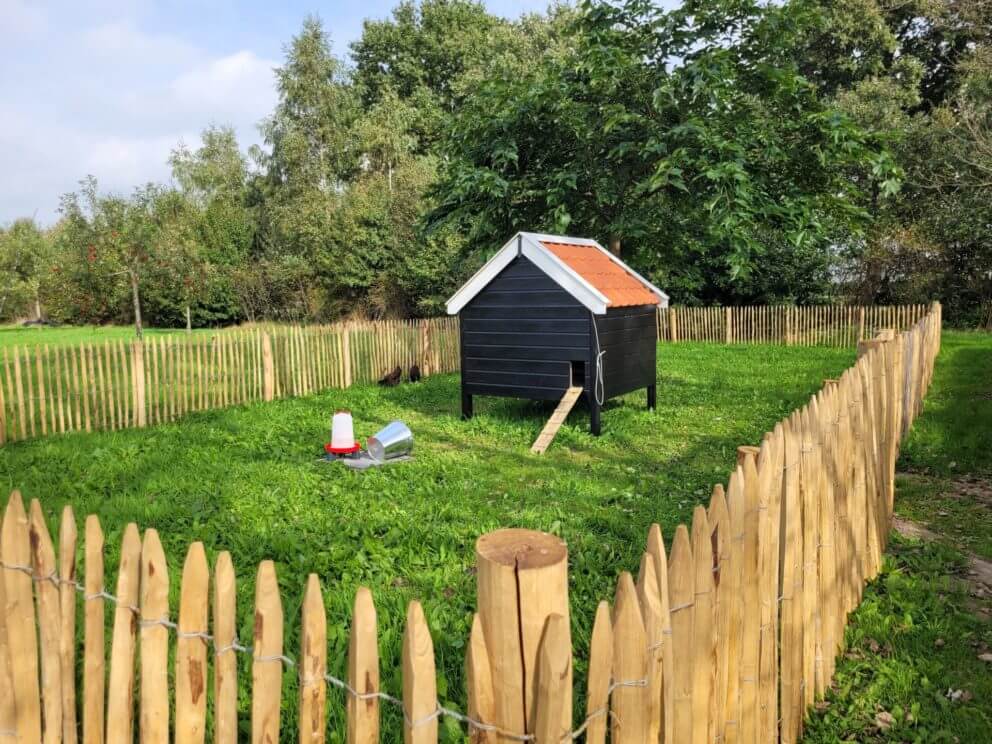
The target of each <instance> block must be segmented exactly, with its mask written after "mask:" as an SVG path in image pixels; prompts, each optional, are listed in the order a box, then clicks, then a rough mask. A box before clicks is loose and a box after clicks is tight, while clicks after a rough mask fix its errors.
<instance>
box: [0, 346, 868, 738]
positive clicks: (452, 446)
mask: <svg viewBox="0 0 992 744" xmlns="http://www.w3.org/2000/svg"><path fill="white" fill-rule="evenodd" d="M659 357H660V362H659V368H660V377H659V389H658V404H659V406H658V410H657V411H656V412H648V411H647V410H645V407H644V403H645V396H644V393H643V392H641V393H639V394H635V395H630V396H627V397H626V398H623V399H621V400H616V401H612V402H610V403H609V404H608V405H607V407H606V409H605V410H604V413H603V432H604V433H603V436H601V437H599V438H595V437H592V436H591V435H590V434H589V433H588V417H587V414H586V412H585V411H583V410H582V409H577V410H576V411H575V412H573V414H572V416H571V417H570V419H569V422H568V424H567V425H566V426H564V427H563V428H562V430H561V431H560V432H559V434H558V437H557V439H556V440H555V442H554V444H553V445H552V446H551V448H550V450H549V451H548V452H547V454H545V455H544V456H533V455H531V454H529V452H528V450H529V447H530V444H531V442H532V441H533V439H534V438H535V437H536V436H537V433H538V432H539V431H540V429H541V427H542V425H543V424H544V422H545V420H546V418H547V416H548V415H549V413H550V408H549V407H548V406H544V405H540V404H533V403H528V402H524V401H516V400H507V399H493V398H480V399H478V400H477V402H476V411H477V415H476V417H475V418H474V419H473V420H472V421H470V422H462V421H460V420H459V415H458V414H459V407H460V398H459V385H458V377H457V376H456V375H447V376H438V377H433V378H430V379H428V380H426V381H424V382H422V383H420V384H418V385H404V386H402V387H399V388H395V389H389V390H384V389H380V388H377V387H374V386H356V387H353V388H351V389H349V390H347V391H329V392H326V393H323V394H320V395H317V396H313V397H309V398H303V399H293V400H285V401H279V402H274V403H270V404H267V405H265V404H261V405H254V406H249V407H245V408H239V409H229V410H225V411H216V412H210V413H204V414H197V415H195V416H191V417H189V418H188V419H186V420H184V421H182V422H180V423H177V424H173V425H168V426H161V427H157V428H151V429H146V430H130V431H121V432H114V433H99V434H88V435H87V434H75V435H70V436H64V437H55V438H49V439H44V440H36V441H28V442H22V443H18V444H14V445H11V446H7V447H4V448H2V449H0V482H2V483H3V484H4V485H6V486H8V487H9V488H14V487H18V488H20V489H21V490H22V492H23V493H24V495H25V497H26V498H30V497H37V498H40V499H41V500H42V501H43V503H44V505H45V507H46V509H47V512H48V514H49V515H52V516H53V517H54V515H55V514H57V513H58V511H59V510H60V509H61V507H62V506H63V504H65V503H67V502H68V503H71V504H72V505H73V506H74V508H75V509H76V514H77V517H78V518H79V519H80V521H81V518H82V516H83V515H84V514H86V513H90V512H93V513H96V514H98V515H100V518H101V520H102V522H103V526H104V530H105V531H106V533H107V544H108V556H109V560H108V572H109V574H108V582H109V581H111V580H112V579H113V569H112V566H113V565H114V561H115V560H116V554H117V551H118V547H117V546H118V543H119V541H120V537H121V532H122V529H123V527H124V525H125V524H126V523H127V522H129V521H132V520H133V521H136V522H137V523H138V525H139V526H141V527H143V528H144V527H155V528H157V529H158V531H159V533H160V534H161V536H162V538H163V543H164V544H165V549H166V553H167V555H168V559H169V565H170V569H171V575H172V585H173V592H172V606H173V608H174V607H175V606H176V602H177V600H178V594H177V591H176V590H177V588H178V578H179V574H180V571H181V566H182V561H183V557H184V553H185V549H186V546H187V545H188V544H189V543H190V542H191V541H194V540H202V541H203V542H204V543H205V544H206V546H207V550H208V554H209V555H210V556H211V558H212V557H213V556H214V555H216V553H217V551H219V550H223V549H226V550H230V551H231V553H232V555H233V557H234V562H235V566H236V568H237V570H238V578H239V586H238V601H239V635H240V637H241V638H250V637H251V624H252V613H251V603H252V592H253V574H254V571H255V567H256V564H257V562H258V561H260V560H261V559H263V558H272V559H274V560H275V561H276V562H277V570H278V573H279V580H280V585H281V587H282V590H283V591H282V595H283V601H284V608H285V613H286V617H287V626H288V627H287V635H286V648H287V652H288V653H291V654H292V655H294V656H296V655H297V653H298V652H297V628H298V613H299V610H300V602H301V594H302V590H303V588H304V581H305V578H306V574H307V573H308V572H311V571H313V572H316V573H317V574H318V575H319V576H320V579H321V582H322V584H323V588H324V595H325V600H326V603H327V609H328V643H329V664H330V671H331V672H332V673H334V674H337V675H343V674H344V673H345V660H346V656H347V633H348V624H349V618H350V614H351V603H352V598H353V596H354V592H355V589H356V587H358V586H359V585H362V584H365V585H368V586H370V587H371V588H372V590H373V592H374V595H375V598H376V603H377V607H378V610H379V621H380V650H381V654H382V669H383V685H384V687H385V689H386V690H388V691H390V692H393V693H398V692H399V691H400V689H401V685H400V671H399V670H400V665H399V661H398V660H399V649H400V640H401V634H402V619H403V617H404V610H405V605H406V603H407V602H408V601H409V600H410V599H412V598H419V599H421V600H422V602H423V604H424V609H425V612H426V614H427V618H428V622H429V624H430V627H431V629H432V633H433V635H434V639H435V648H436V652H437V661H438V669H439V677H440V687H439V696H440V698H441V700H442V701H443V702H445V703H446V704H449V705H453V706H455V707H457V708H463V707H464V703H465V700H464V697H463V695H464V692H463V689H464V688H463V685H462V672H461V669H462V664H463V655H464V645H465V642H466V640H467V638H468V634H469V623H470V620H471V613H472V611H473V609H474V598H475V577H474V575H473V572H472V567H473V563H474V559H473V545H474V542H475V539H476V538H477V537H478V536H479V535H481V534H482V533H484V532H487V531H489V530H492V529H496V528H499V527H507V526H520V527H530V528H535V529H541V530H547V531H550V532H554V533H557V534H559V535H561V536H562V537H563V538H564V539H565V540H566V541H567V542H568V545H569V550H570V566H571V574H570V592H571V606H572V608H573V637H574V638H575V646H576V658H577V660H579V666H578V674H577V675H576V681H577V683H578V684H582V685H584V681H583V680H584V664H583V663H582V660H584V659H585V658H586V645H587V643H588V634H589V631H590V626H591V622H592V619H593V613H594V611H595V608H596V602H597V601H598V600H600V599H603V598H611V597H612V594H613V588H614V586H615V579H616V576H617V574H618V572H619V571H621V570H625V569H626V570H636V568H637V565H638V562H639V558H640V554H641V551H642V550H643V546H644V541H645V537H646V534H647V529H648V526H649V525H650V524H651V522H654V521H657V522H659V523H661V524H662V526H663V529H664V532H665V535H666V538H670V536H671V534H672V532H673V530H674V527H675V525H676V524H677V523H678V522H680V521H681V522H688V521H689V520H690V518H691V512H692V508H693V506H695V505H696V504H697V503H699V502H701V501H704V500H708V498H709V495H710V492H711V489H712V486H713V484H714V483H716V482H726V478H727V475H728V473H729V471H730V469H731V468H732V467H733V465H734V462H735V454H736V453H735V450H736V447H737V446H738V445H741V444H755V443H758V442H759V441H760V438H761V435H762V434H763V433H764V432H765V431H766V430H767V429H769V428H770V427H772V426H773V425H774V424H775V422H777V421H778V420H780V419H781V418H782V417H783V416H785V415H786V414H788V413H789V412H790V411H792V410H793V409H794V408H796V407H797V406H798V405H800V404H801V403H803V402H804V401H805V400H806V399H807V397H808V396H809V395H810V394H811V393H812V392H814V391H815V390H816V389H818V388H819V387H820V384H821V380H822V379H823V378H827V377H836V376H837V375H838V374H839V373H840V372H841V371H842V370H843V369H844V368H846V367H847V366H848V365H850V363H851V362H852V361H853V358H854V353H853V351H852V350H840V349H826V348H786V347H778V346H720V345H704V344H679V345H674V346H670V345H663V346H660V347H659ZM339 407H347V408H350V409H351V410H352V411H353V412H354V414H355V424H356V431H357V432H358V433H360V434H361V435H362V436H363V437H364V436H367V435H369V434H372V433H373V432H374V431H375V430H377V429H378V428H379V427H380V426H382V425H383V424H385V423H386V422H388V421H389V420H390V419H393V418H400V419H403V420H404V421H406V422H407V423H408V424H409V425H410V427H411V428H412V430H413V432H414V435H415V437H416V447H415V452H416V459H415V460H414V461H412V462H408V463H404V464H399V465H393V466H389V467H386V468H382V469H380V470H373V471H368V472H364V473H356V472H352V471H350V470H347V469H346V468H344V467H343V466H341V465H339V464H333V463H327V462H318V460H317V455H318V453H319V452H320V447H321V445H322V444H323V443H324V442H325V441H327V439H328V437H329V434H328V427H329V422H330V417H331V413H332V412H333V411H334V410H335V409H336V408H339ZM51 524H52V525H54V524H55V523H54V521H53V522H51ZM108 585H109V584H108ZM243 671H244V673H245V676H248V670H247V666H244V667H243ZM285 679H286V695H287V696H294V695H295V684H296V683H295V680H294V672H293V671H289V670H287V672H286V676H285ZM578 692H581V691H580V690H579V691H578ZM329 698H330V703H329V708H330V711H331V717H332V721H331V724H330V725H331V729H332V731H333V732H334V736H332V740H334V741H337V740H340V738H341V731H342V716H343V711H344V706H343V696H342V694H341V693H340V691H336V690H334V691H331V692H330V694H329ZM242 703H243V705H244V712H245V713H247V710H248V698H247V697H244V698H243V700H242ZM295 709H296V702H295V699H293V700H292V701H291V702H290V703H287V705H286V706H285V711H286V719H285V720H284V730H285V731H290V732H292V731H294V730H295V728H294V727H295V719H294V718H293V716H294V715H295ZM389 715H394V714H393V712H392V711H389ZM396 725H397V719H396V718H395V717H393V718H391V719H390V720H389V721H387V726H389V727H393V728H392V730H393V731H395V730H396V729H395V726H396ZM448 735H449V736H450V737H454V738H457V737H458V733H457V730H455V729H452V730H449V731H448ZM334 737H337V738H334Z"/></svg>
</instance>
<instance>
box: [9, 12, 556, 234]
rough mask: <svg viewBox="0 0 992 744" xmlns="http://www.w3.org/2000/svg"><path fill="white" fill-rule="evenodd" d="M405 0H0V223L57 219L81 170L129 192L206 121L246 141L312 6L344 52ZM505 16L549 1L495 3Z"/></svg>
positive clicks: (164, 169) (159, 177) (157, 171)
mask: <svg viewBox="0 0 992 744" xmlns="http://www.w3.org/2000/svg"><path fill="white" fill-rule="evenodd" d="M397 2H398V0H364V1H361V2H360V1H358V0H331V1H330V2H324V3H307V2H298V1H297V0H289V1H288V2H279V1H276V2H273V1H272V0H269V1H268V2H262V1H261V0H248V1H246V2H235V0H199V1H198V2H197V1H195V0H116V1H115V2H112V1H111V0H77V1H76V2H60V1H55V0H0V91H3V95H2V96H0V224H5V223H8V222H10V221H11V220H13V219H15V218H16V217H21V216H28V217H30V216H35V217H36V218H37V219H38V220H39V221H40V222H42V223H43V224H50V223H51V222H53V221H54V220H55V219H57V217H58V211H57V210H58V199H59V195H60V194H63V193H65V192H67V191H72V190H74V189H75V188H76V187H77V184H78V182H79V180H80V179H81V178H82V177H83V176H85V175H86V174H92V175H94V176H96V177H97V180H98V181H99V183H100V185H101V188H104V189H106V190H109V191H116V192H127V191H130V189H131V188H132V187H133V186H135V185H137V184H139V183H144V182H147V181H167V180H168V178H169V169H168V165H167V163H166V160H167V158H168V156H169V152H170V150H171V149H172V148H173V147H174V146H175V145H176V143H177V142H179V141H180V140H183V141H185V142H187V143H188V144H190V145H195V144H196V143H197V142H198V141H199V138H198V134H199V132H200V131H201V130H202V129H203V128H204V127H205V126H207V125H209V124H211V123H217V124H231V125H233V126H234V127H235V128H236V130H237V132H238V136H239V139H240V140H241V143H242V145H244V146H247V145H249V144H252V143H254V142H257V141H258V134H257V131H256V129H255V125H256V124H257V123H258V121H259V119H261V118H262V117H263V116H265V115H266V114H268V113H269V112H270V111H271V110H272V107H273V105H274V103H275V92H274V89H273V77H272V68H273V67H274V66H276V65H277V64H279V61H280V59H281V56H282V50H283V47H284V45H285V44H286V42H287V41H289V39H290V37H291V36H292V35H293V34H294V33H296V32H297V31H298V30H299V27H300V24H301V23H302V21H303V18H304V17H305V16H306V15H307V14H309V13H316V14H317V15H319V16H320V17H321V18H322V19H323V21H324V23H325V26H326V28H327V29H328V31H329V32H330V34H331V38H332V41H333V44H334V51H335V53H336V54H339V55H344V54H346V53H347V49H348V44H349V43H350V42H352V41H354V40H355V39H356V38H357V37H358V36H359V35H360V34H361V29H362V21H363V20H364V19H365V18H370V17H371V18H383V17H387V16H388V15H389V13H390V11H391V9H392V7H393V6H394V5H396V3H397ZM486 4H487V6H488V7H489V9H490V10H491V11H492V12H494V13H498V14H500V15H503V16H507V17H515V16H517V15H519V14H520V13H522V12H528V11H543V10H544V9H545V7H546V6H547V4H548V0H516V1H514V0H487V2H486Z"/></svg>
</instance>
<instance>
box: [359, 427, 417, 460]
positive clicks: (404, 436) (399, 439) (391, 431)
mask: <svg viewBox="0 0 992 744" xmlns="http://www.w3.org/2000/svg"><path fill="white" fill-rule="evenodd" d="M366 449H368V453H369V457H371V458H372V459H373V460H376V461H377V462H385V461H386V460H392V459H393V458H396V457H402V456H403V455H409V454H410V452H412V451H413V432H412V431H410V428H409V427H408V426H407V425H406V424H404V423H403V422H402V421H390V422H389V423H388V424H387V425H386V426H385V427H384V428H383V429H382V430H381V431H378V432H376V434H375V436H371V437H369V441H368V442H367V447H366Z"/></svg>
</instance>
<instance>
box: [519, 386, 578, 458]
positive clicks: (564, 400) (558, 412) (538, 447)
mask: <svg viewBox="0 0 992 744" xmlns="http://www.w3.org/2000/svg"><path fill="white" fill-rule="evenodd" d="M581 394H582V388H581V387H579V386H572V387H570V388H569V389H568V390H566V391H565V394H564V395H563V396H561V401H560V402H559V403H558V407H557V408H555V412H554V413H552V414H551V418H549V419H548V423H546V424H545V425H544V428H543V429H541V433H540V434H538V435H537V439H535V440H534V444H533V445H531V448H530V451H531V452H533V453H534V454H537V455H543V454H544V451H545V450H546V449H547V448H548V447H549V446H551V441H552V440H553V439H554V438H555V434H557V433H558V430H559V429H560V428H561V425H562V424H564V423H565V419H567V418H568V413H569V411H571V410H572V409H573V408H574V407H575V402H576V401H577V400H578V399H579V396H580V395H581Z"/></svg>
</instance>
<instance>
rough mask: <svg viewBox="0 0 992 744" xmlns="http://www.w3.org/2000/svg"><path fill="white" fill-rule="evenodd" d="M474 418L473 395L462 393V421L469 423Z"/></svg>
mask: <svg viewBox="0 0 992 744" xmlns="http://www.w3.org/2000/svg"><path fill="white" fill-rule="evenodd" d="M470 418H472V394H471V393H466V392H465V391H464V390H463V391H462V419H463V420H465V421H468V420H469V419H470Z"/></svg>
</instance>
